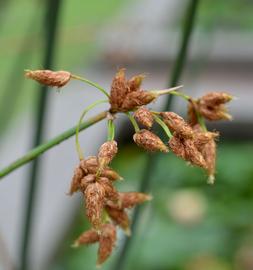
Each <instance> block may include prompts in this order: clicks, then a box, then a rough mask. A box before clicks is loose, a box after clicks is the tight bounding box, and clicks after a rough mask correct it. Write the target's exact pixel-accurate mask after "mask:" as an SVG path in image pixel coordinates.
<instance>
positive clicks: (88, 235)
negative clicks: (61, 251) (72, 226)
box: [72, 229, 99, 247]
mask: <svg viewBox="0 0 253 270" xmlns="http://www.w3.org/2000/svg"><path fill="white" fill-rule="evenodd" d="M98 241H99V235H98V233H97V231H96V230H94V229H91V230H88V231H86V232H84V233H82V234H81V235H80V236H79V237H78V238H77V239H76V240H75V242H74V244H73V245H72V247H79V246H80V245H89V244H93V243H96V242H98Z"/></svg>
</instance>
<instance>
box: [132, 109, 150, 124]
mask: <svg viewBox="0 0 253 270" xmlns="http://www.w3.org/2000/svg"><path fill="white" fill-rule="evenodd" d="M134 118H135V119H136V120H137V121H138V122H139V123H140V124H142V125H143V126H145V127H146V128H151V127H152V126H153V123H154V117H153V115H152V113H151V112H150V110H148V109H147V108H145V107H140V108H139V109H138V110H137V111H136V112H135V113H134Z"/></svg>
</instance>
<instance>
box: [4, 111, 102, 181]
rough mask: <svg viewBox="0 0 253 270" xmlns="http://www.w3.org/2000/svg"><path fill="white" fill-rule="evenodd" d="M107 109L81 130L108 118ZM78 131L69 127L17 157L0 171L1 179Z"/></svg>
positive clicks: (84, 123) (87, 122)
mask: <svg viewBox="0 0 253 270" xmlns="http://www.w3.org/2000/svg"><path fill="white" fill-rule="evenodd" d="M106 115H107V111H104V112H101V113H99V114H98V115H96V116H94V117H92V118H90V119H89V120H87V121H85V122H83V123H82V124H81V125H80V128H79V132H80V131H81V130H84V129H86V128H88V127H90V126H92V125H94V124H96V123H98V122H99V121H101V120H103V119H105V118H106ZM75 133H76V126H75V127H72V128H70V129H68V130H67V131H65V132H63V133H62V134H60V135H58V136H56V137H55V138H53V139H52V140H50V141H48V142H46V143H44V144H41V145H39V146H37V147H36V148H34V149H32V150H31V151H30V152H28V153H27V154H25V155H24V156H23V157H21V158H19V159H17V160H16V161H14V162H12V163H11V164H10V165H8V166H7V167H5V168H3V169H2V170H1V171H0V179H1V178H3V177H4V176H6V175H8V174H9V173H11V172H13V171H14V170H16V169H18V168H19V167H21V166H23V165H25V164H26V163H28V162H30V161H32V160H33V159H35V158H37V157H38V156H40V155H41V154H43V153H44V152H45V151H47V150H49V149H50V148H53V147H54V146H56V145H57V144H59V143H61V142H63V141H65V140H67V139H68V138H70V137H72V136H74V135H75Z"/></svg>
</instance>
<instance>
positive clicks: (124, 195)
mask: <svg viewBox="0 0 253 270" xmlns="http://www.w3.org/2000/svg"><path fill="white" fill-rule="evenodd" d="M119 197H120V201H121V207H122V208H132V207H134V206H135V205H137V204H140V203H143V202H146V201H150V200H152V196H150V195H148V194H145V193H141V192H120V193H119Z"/></svg>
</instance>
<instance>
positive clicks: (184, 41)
mask: <svg viewBox="0 0 253 270" xmlns="http://www.w3.org/2000/svg"><path fill="white" fill-rule="evenodd" d="M198 3H199V0H190V1H189V6H188V7H187V10H186V14H185V17H184V18H185V21H184V26H183V30H182V38H181V41H180V44H179V50H178V53H177V57H176V61H175V64H174V68H173V70H172V76H171V79H170V84H169V87H173V86H175V85H177V84H178V83H179V81H180V78H181V76H182V73H183V69H184V64H185V61H186V59H187V52H188V48H189V44H190V38H191V33H192V30H193V28H194V22H195V18H196V12H197V7H198ZM172 100H173V95H169V97H168V100H167V103H166V107H165V109H166V110H169V109H171V105H172ZM156 164H157V155H149V156H148V159H147V163H146V165H145V168H144V170H143V175H142V180H141V182H140V187H139V191H140V192H147V190H149V186H150V181H151V178H152V176H153V175H154V172H155V167H156ZM140 210H141V206H138V207H136V209H135V211H134V213H133V218H132V237H128V238H125V239H124V242H123V245H122V248H121V250H120V252H119V255H118V258H117V260H116V262H115V264H114V266H113V268H112V269H113V270H118V269H120V270H123V269H124V267H125V262H126V259H127V255H128V251H129V248H130V247H131V243H132V241H133V235H134V233H135V228H136V226H137V223H138V219H139V216H140Z"/></svg>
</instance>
